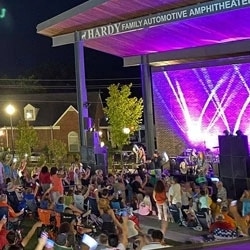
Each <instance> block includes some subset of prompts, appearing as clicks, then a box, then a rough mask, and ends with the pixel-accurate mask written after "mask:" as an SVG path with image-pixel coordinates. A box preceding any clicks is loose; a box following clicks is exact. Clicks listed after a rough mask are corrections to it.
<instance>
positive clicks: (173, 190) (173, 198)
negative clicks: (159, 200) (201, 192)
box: [169, 177, 181, 206]
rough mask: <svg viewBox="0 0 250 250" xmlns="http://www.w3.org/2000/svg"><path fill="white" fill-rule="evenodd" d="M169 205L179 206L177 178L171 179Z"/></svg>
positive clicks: (179, 194) (179, 190)
mask: <svg viewBox="0 0 250 250" xmlns="http://www.w3.org/2000/svg"><path fill="white" fill-rule="evenodd" d="M169 196H170V204H171V205H177V204H178V203H179V204H178V205H180V206H181V185H180V184H179V183H178V182H177V178H176V177H173V178H172V179H171V186H170V188H169Z"/></svg>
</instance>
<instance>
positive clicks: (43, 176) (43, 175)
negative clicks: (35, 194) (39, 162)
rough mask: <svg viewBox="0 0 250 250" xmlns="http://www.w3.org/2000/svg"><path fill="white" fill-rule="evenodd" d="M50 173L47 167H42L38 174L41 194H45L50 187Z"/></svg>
mask: <svg viewBox="0 0 250 250" xmlns="http://www.w3.org/2000/svg"><path fill="white" fill-rule="evenodd" d="M50 183H51V180H50V173H49V169H48V167H47V166H43V167H42V169H41V172H40V174H39V184H40V185H41V187H42V191H43V193H45V192H46V191H47V190H48V189H49V187H50Z"/></svg>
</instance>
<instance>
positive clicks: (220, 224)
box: [209, 214, 237, 239]
mask: <svg viewBox="0 0 250 250" xmlns="http://www.w3.org/2000/svg"><path fill="white" fill-rule="evenodd" d="M209 232H210V233H211V234H212V235H213V236H214V238H215V239H234V238H236V237H237V232H236V228H235V226H232V225H231V224H230V223H228V222H227V221H225V218H224V216H223V215H222V214H219V215H217V216H216V218H215V222H214V223H213V224H212V225H211V226H210V228H209Z"/></svg>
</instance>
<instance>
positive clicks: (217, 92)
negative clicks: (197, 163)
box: [153, 63, 250, 148]
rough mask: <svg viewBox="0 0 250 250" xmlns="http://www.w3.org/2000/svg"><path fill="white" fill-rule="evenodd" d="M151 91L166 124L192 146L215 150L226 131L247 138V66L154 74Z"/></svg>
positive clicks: (249, 73) (249, 114) (249, 71)
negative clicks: (152, 89) (203, 146)
mask: <svg viewBox="0 0 250 250" xmlns="http://www.w3.org/2000/svg"><path fill="white" fill-rule="evenodd" d="M153 87H154V102H155V104H156V106H160V107H162V110H163V111H160V112H164V113H165V118H166V122H168V123H169V120H170V119H171V120H172V128H173V129H174V130H175V131H176V130H177V132H178V133H180V135H181V136H182V137H184V138H185V139H186V140H187V142H188V143H190V145H192V146H201V145H204V142H205V144H206V147H208V148H212V147H214V146H217V145H218V135H222V134H223V131H225V130H228V131H230V132H231V133H232V134H235V133H236V131H237V130H239V129H240V130H241V131H242V132H243V133H244V134H245V135H250V126H249V124H250V105H249V103H250V63H245V64H234V65H224V66H215V67H207V68H205V67H204V68H193V69H182V70H171V71H162V72H154V73H153ZM155 112H158V111H155Z"/></svg>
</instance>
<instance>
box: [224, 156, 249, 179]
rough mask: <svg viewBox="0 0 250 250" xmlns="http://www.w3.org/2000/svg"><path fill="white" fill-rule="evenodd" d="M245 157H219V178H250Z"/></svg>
mask: <svg viewBox="0 0 250 250" xmlns="http://www.w3.org/2000/svg"><path fill="white" fill-rule="evenodd" d="M248 158H249V157H246V156H228V155H226V156H224V155H220V165H219V173H220V176H221V177H232V178H246V177H250V175H249V172H250V170H248V167H249V164H247V162H248Z"/></svg>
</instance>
